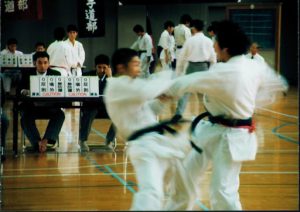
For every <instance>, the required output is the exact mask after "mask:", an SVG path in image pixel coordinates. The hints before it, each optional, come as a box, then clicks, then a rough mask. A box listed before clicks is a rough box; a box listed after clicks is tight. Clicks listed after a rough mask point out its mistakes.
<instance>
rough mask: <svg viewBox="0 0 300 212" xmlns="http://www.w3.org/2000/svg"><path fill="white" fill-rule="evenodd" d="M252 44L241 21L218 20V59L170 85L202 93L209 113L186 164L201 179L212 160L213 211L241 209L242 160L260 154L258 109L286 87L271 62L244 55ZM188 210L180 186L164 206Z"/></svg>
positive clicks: (180, 91)
mask: <svg viewBox="0 0 300 212" xmlns="http://www.w3.org/2000/svg"><path fill="white" fill-rule="evenodd" d="M249 45H250V42H249V40H248V38H247V36H246V35H245V34H244V32H243V31H242V30H241V29H240V28H239V26H238V25H236V24H234V23H232V22H229V21H222V22H220V25H219V26H218V29H217V35H216V42H215V44H214V48H215V50H216V53H217V57H218V59H219V61H220V62H219V63H217V64H214V65H212V67H211V68H210V69H209V70H208V71H202V72H196V73H192V74H189V75H185V76H182V77H179V78H177V81H176V82H175V83H174V84H173V86H172V87H171V89H170V94H172V93H173V94H174V95H175V94H176V95H182V94H183V93H185V92H198V93H202V94H204V97H203V101H204V105H205V108H206V110H207V111H208V112H209V113H210V118H209V120H208V121H207V120H201V121H200V122H199V123H198V124H197V125H196V127H195V130H194V132H193V133H192V134H191V140H192V141H193V142H194V144H195V145H196V146H197V147H199V148H201V149H202V153H201V154H200V153H199V152H197V151H196V150H195V148H193V149H192V150H191V151H190V152H189V155H188V156H187V157H186V158H185V161H184V166H185V168H186V170H188V171H189V172H190V174H191V176H192V177H193V179H194V181H195V182H196V183H197V184H198V183H199V179H200V176H202V175H203V174H204V172H205V170H206V168H207V166H208V165H209V163H212V173H211V185H210V192H209V199H210V206H211V209H212V210H242V205H241V202H240V198H239V192H238V190H239V185H240V182H239V174H240V171H241V167H242V162H243V161H248V160H254V159H255V156H256V151H257V137H256V133H255V128H254V124H253V122H252V117H253V114H254V111H255V108H256V107H257V106H262V105H265V104H268V103H272V102H274V100H275V98H274V97H275V95H276V94H277V92H278V93H279V94H280V93H281V92H282V91H283V90H286V89H287V87H288V86H287V84H286V82H285V81H283V78H282V77H281V76H279V75H277V74H276V72H275V71H274V70H272V69H271V68H270V67H268V65H266V64H262V63H258V62H256V61H255V60H249V59H247V58H246V57H245V55H244V54H245V53H246V52H247V49H248V46H249ZM176 189H177V188H176ZM200 189H201V188H200ZM177 191H178V189H177ZM190 209H192V208H190V207H189V206H188V205H187V204H185V196H184V195H181V193H180V190H179V191H178V192H177V193H176V195H173V197H172V198H171V199H170V201H169V202H168V203H167V207H166V210H190Z"/></svg>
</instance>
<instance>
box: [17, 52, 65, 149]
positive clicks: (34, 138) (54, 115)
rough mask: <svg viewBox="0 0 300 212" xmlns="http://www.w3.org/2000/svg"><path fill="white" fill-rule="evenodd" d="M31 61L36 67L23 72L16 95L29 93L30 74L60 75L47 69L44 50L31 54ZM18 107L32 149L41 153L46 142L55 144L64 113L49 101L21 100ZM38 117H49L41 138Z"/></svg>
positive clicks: (47, 59)
mask: <svg viewBox="0 0 300 212" xmlns="http://www.w3.org/2000/svg"><path fill="white" fill-rule="evenodd" d="M33 62H34V65H35V66H36V68H35V69H29V70H28V71H26V72H24V73H23V75H22V80H21V83H20V86H19V88H18V91H17V95H21V96H28V95H29V94H30V90H29V89H30V76H32V75H41V76H50V75H52V76H53V75H60V73H59V72H58V71H54V70H52V69H49V55H48V54H47V52H45V51H44V52H36V53H35V54H34V55H33ZM45 106H47V107H45ZM20 107H21V126H22V129H23V130H24V132H25V135H26V136H27V137H28V139H29V141H30V143H31V145H32V147H33V150H34V151H39V152H41V153H43V152H45V151H46V150H47V144H50V145H55V143H56V141H57V139H58V136H59V133H60V130H61V128H62V125H63V123H64V120H65V114H64V112H63V111H62V110H61V108H59V107H55V105H49V103H47V105H45V103H43V102H39V103H32V102H26V103H25V102H23V103H21V106H20ZM39 117H43V118H49V122H48V125H47V129H46V132H45V134H44V136H43V138H41V136H40V133H39V131H38V129H37V126H36V123H35V120H36V119H37V118H39Z"/></svg>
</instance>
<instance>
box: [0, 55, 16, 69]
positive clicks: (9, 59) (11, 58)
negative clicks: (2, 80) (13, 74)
mask: <svg viewBox="0 0 300 212" xmlns="http://www.w3.org/2000/svg"><path fill="white" fill-rule="evenodd" d="M0 66H1V67H17V66H18V57H17V56H16V55H11V54H3V55H0Z"/></svg>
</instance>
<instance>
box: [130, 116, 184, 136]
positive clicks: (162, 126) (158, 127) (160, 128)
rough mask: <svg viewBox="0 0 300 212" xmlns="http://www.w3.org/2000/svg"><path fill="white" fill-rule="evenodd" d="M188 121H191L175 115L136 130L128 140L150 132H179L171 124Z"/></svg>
mask: <svg viewBox="0 0 300 212" xmlns="http://www.w3.org/2000/svg"><path fill="white" fill-rule="evenodd" d="M186 122H190V121H189V120H184V119H182V118H181V117H175V118H172V119H169V120H165V121H161V122H159V123H158V124H155V125H152V126H149V127H146V128H143V129H140V130H137V131H135V132H134V133H133V134H132V135H130V136H129V137H128V138H127V141H131V140H135V139H137V138H138V137H140V136H142V135H144V134H146V133H150V132H157V133H159V134H164V133H165V132H169V133H170V134H172V135H175V134H176V133H177V130H175V129H174V128H172V127H170V125H174V124H178V123H186Z"/></svg>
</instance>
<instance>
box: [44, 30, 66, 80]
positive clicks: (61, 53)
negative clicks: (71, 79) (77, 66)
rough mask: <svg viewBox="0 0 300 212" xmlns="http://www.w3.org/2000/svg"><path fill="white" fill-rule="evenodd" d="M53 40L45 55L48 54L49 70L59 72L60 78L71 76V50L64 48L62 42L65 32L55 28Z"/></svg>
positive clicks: (63, 42) (64, 45) (64, 44)
mask: <svg viewBox="0 0 300 212" xmlns="http://www.w3.org/2000/svg"><path fill="white" fill-rule="evenodd" d="M53 34H54V39H55V41H54V42H52V43H51V44H50V45H49V47H48V48H47V53H48V54H49V59H50V61H49V62H50V67H51V69H54V70H57V71H59V72H60V74H61V76H64V77H66V76H72V74H71V62H72V60H71V59H72V54H71V48H68V47H67V46H66V43H65V41H64V38H65V35H66V32H65V30H64V28H62V27H56V28H55V29H54V33H53Z"/></svg>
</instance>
